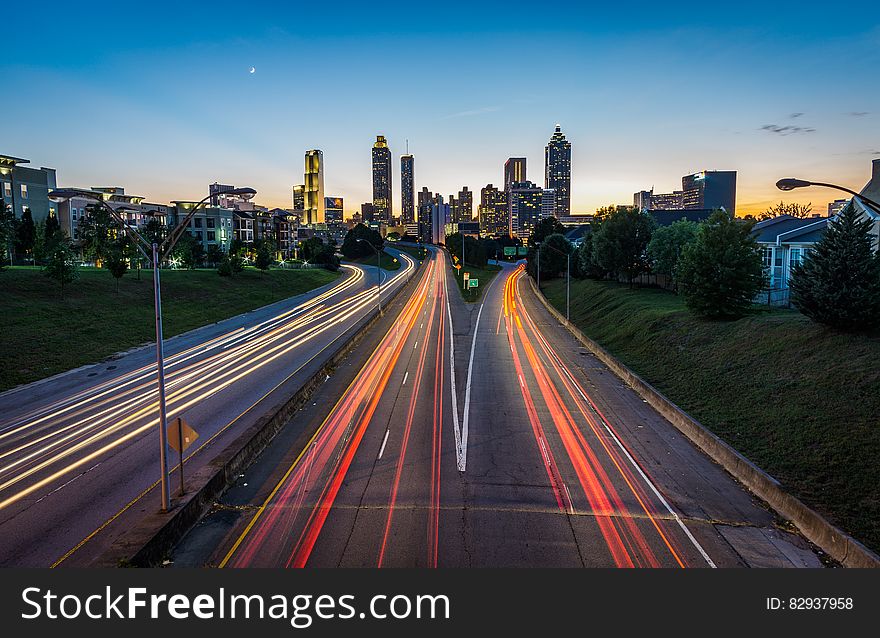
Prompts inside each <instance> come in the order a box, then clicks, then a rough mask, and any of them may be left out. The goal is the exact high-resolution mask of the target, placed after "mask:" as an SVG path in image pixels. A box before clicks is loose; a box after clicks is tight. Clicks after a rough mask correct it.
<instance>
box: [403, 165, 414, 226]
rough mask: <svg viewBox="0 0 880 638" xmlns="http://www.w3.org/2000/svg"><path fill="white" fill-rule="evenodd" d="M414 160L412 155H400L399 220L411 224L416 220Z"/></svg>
mask: <svg viewBox="0 0 880 638" xmlns="http://www.w3.org/2000/svg"><path fill="white" fill-rule="evenodd" d="M415 194H416V193H415V162H414V160H413V156H412V155H401V156H400V221H401V223H403V224H412V223H413V222H414V221H415V220H416V209H415Z"/></svg>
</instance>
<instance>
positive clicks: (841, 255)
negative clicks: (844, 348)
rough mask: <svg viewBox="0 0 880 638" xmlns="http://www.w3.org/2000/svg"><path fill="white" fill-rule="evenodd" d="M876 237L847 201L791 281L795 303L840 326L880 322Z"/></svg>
mask: <svg viewBox="0 0 880 638" xmlns="http://www.w3.org/2000/svg"><path fill="white" fill-rule="evenodd" d="M872 240H873V236H872V233H871V221H870V220H868V219H861V218H860V216H859V213H858V212H857V211H856V209H855V207H854V206H853V204H852V203H849V204H847V205H846V206H845V207H844V209H843V210H842V211H841V212H840V214H839V215H837V217H836V218H834V219H832V220H829V222H828V227H827V228H826V230H825V233H824V234H823V235H822V238H821V239H820V240H819V241H818V242H817V243H816V244H815V245H814V246H813V249H812V250H811V251H810V252H808V253H807V255H806V257H805V258H804V261H803V263H801V264H799V265H797V266H796V267H795V268H794V270H793V272H792V276H791V280H790V281H789V288H790V289H791V301H792V303H793V304H794V306H795V307H796V308H797V309H798V310H800V311H801V312H802V313H804V314H805V315H807V316H808V317H809V318H810V319H812V320H813V321H817V322H819V323H824V324H827V325H829V326H833V327H835V328H839V329H841V330H850V331H857V330H867V329H871V328H876V327H878V326H880V256H878V255H874V254H872V252H871V243H872Z"/></svg>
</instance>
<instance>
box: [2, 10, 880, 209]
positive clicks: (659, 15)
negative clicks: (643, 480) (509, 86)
mask: <svg viewBox="0 0 880 638" xmlns="http://www.w3.org/2000/svg"><path fill="white" fill-rule="evenodd" d="M160 4H161V3H160ZM220 4H221V6H222V5H223V3H220ZM783 4H786V3H783ZM789 4H791V7H792V10H791V11H786V10H785V8H784V7H783V6H780V7H779V9H778V10H777V11H776V12H761V20H760V27H755V26H754V25H755V16H756V15H757V13H758V11H759V9H760V8H761V5H758V4H757V3H745V4H744V5H743V7H742V10H741V12H738V13H742V15H741V16H740V15H737V16H730V15H727V14H723V15H722V13H723V12H720V11H719V10H718V9H717V8H716V9H712V8H706V9H705V10H701V11H699V12H688V13H687V15H683V16H682V15H672V14H669V13H668V12H666V11H663V10H662V8H658V7H650V6H645V7H640V10H639V11H629V10H627V11H623V10H622V9H620V10H618V9H615V8H613V7H611V8H609V7H598V8H597V7H590V8H589V9H587V8H586V7H584V8H581V7H577V6H566V5H565V4H564V3H563V5H562V6H561V7H559V8H558V9H556V10H555V11H554V14H553V16H552V17H553V19H552V20H545V19H543V18H541V16H540V13H536V14H535V18H534V21H533V22H534V24H532V25H531V26H533V27H535V28H537V30H536V31H535V32H534V33H533V34H532V35H531V36H530V38H529V40H528V41H517V47H518V50H519V53H520V55H519V59H520V60H521V62H520V65H521V67H522V68H521V69H520V72H521V73H522V74H523V77H530V76H531V75H532V74H534V75H535V77H538V78H543V81H544V83H545V85H546V86H552V87H553V93H552V95H551V94H550V93H544V92H542V91H533V92H528V91H525V92H522V91H518V92H516V93H515V94H511V95H508V96H499V94H498V92H497V91H496V90H495V89H494V87H493V86H491V85H487V84H486V83H485V81H484V78H485V77H486V74H488V73H490V72H497V70H498V69H499V68H504V66H503V65H504V52H505V46H509V42H508V40H507V36H509V34H511V33H515V32H516V31H517V28H518V25H519V22H518V21H521V20H524V19H526V18H523V17H522V16H515V15H507V13H506V12H505V11H503V9H502V6H500V5H494V4H492V3H490V4H488V5H485V6H483V5H481V6H480V7H469V8H468V13H467V14H466V15H468V16H469V18H470V19H469V20H468V21H467V22H466V23H465V24H464V27H462V24H461V23H456V24H455V25H454V26H452V25H451V24H449V23H447V22H444V21H440V22H433V21H423V22H421V23H418V24H416V25H415V26H414V23H413V21H407V20H404V17H403V14H402V12H399V11H393V10H392V11H389V12H386V14H385V15H383V17H382V20H381V21H380V20H379V19H378V17H377V16H373V15H370V14H369V12H367V11H366V8H363V7H360V8H359V7H358V6H357V5H352V6H351V7H346V10H345V11H339V12H337V14H338V15H334V22H333V27H334V28H333V29H328V30H326V31H322V32H320V33H318V32H315V31H314V30H310V29H308V28H307V26H306V25H307V24H309V23H311V24H314V23H315V20H313V19H312V18H314V19H317V17H319V15H321V10H320V9H319V8H298V9H297V10H296V11H299V12H303V13H302V15H300V14H299V13H296V12H295V11H294V10H293V9H269V8H267V7H264V6H261V5H260V4H259V3H257V4H256V5H255V6H254V7H253V8H252V9H249V12H248V15H246V16H240V17H239V18H237V19H236V21H235V22H234V23H223V22H222V21H221V22H219V23H217V24H214V25H212V29H211V30H210V31H207V30H204V31H202V30H199V29H196V28H195V26H194V25H195V24H196V22H195V21H196V20H197V19H198V18H199V17H200V16H201V11H202V9H201V8H200V7H201V5H198V4H196V5H194V6H193V7H190V8H187V9H185V10H184V9H181V8H179V7H174V10H173V11H171V10H169V11H161V10H158V9H157V10H155V11H151V12H146V11H143V10H139V9H136V8H127V9H126V10H125V11H123V12H122V13H120V14H118V15H119V17H120V18H130V19H129V20H127V23H128V24H129V27H128V29H129V31H130V33H129V34H128V36H129V37H127V38H126V47H125V48H124V49H122V50H117V48H115V47H113V48H111V47H110V46H109V45H107V44H104V41H103V40H102V39H100V38H98V39H93V40H90V41H89V44H88V46H79V47H75V48H73V49H70V48H69V47H67V46H66V45H64V44H63V38H59V39H58V41H57V42H54V41H51V40H52V39H49V40H50V41H48V42H44V43H41V46H40V47H35V46H34V45H33V42H30V41H28V40H27V39H26V37H25V36H26V30H12V31H11V33H9V34H7V35H6V36H5V38H6V42H7V43H8V45H9V51H10V53H9V54H8V55H7V56H6V58H5V59H4V61H3V62H2V63H0V72H2V74H3V76H4V77H5V78H8V82H9V84H8V86H27V92H26V94H24V95H23V97H25V98H29V99H19V100H8V101H7V102H6V104H5V106H4V109H5V112H6V114H7V121H13V122H16V126H15V127H8V128H5V129H4V131H3V138H4V143H3V149H2V151H3V152H5V153H9V154H11V155H14V156H20V157H26V158H29V159H31V160H32V162H33V164H34V165H36V166H51V167H54V168H56V169H57V170H58V175H59V179H60V182H61V183H63V184H65V185H71V186H88V185H91V184H104V183H113V184H118V185H120V186H124V187H125V188H126V189H128V190H130V191H131V192H138V193H143V194H144V195H145V196H146V197H148V198H149V199H150V200H158V201H171V200H174V199H182V198H183V199H185V198H191V197H194V196H195V195H196V194H198V193H200V192H202V191H203V189H204V185H205V184H208V183H211V182H214V181H216V180H220V181H221V182H224V183H227V182H228V183H248V184H253V185H254V187H255V188H257V189H258V191H259V199H260V201H261V202H262V203H263V204H265V205H267V206H270V207H286V206H288V205H289V202H290V189H291V187H292V186H293V185H294V184H298V183H299V182H300V180H301V178H300V177H299V176H300V175H301V173H302V167H301V161H302V154H303V152H305V151H306V150H307V149H321V150H322V151H323V152H324V157H325V162H326V168H325V171H324V173H325V177H326V182H327V183H326V189H327V190H328V192H333V193H338V194H339V195H341V196H343V197H344V198H345V200H346V202H347V203H348V206H349V211H348V212H353V211H356V210H357V206H358V205H359V203H361V202H367V201H370V200H371V196H370V186H371V185H370V182H369V180H368V179H367V178H366V175H367V174H368V172H369V170H370V157H369V154H368V152H367V150H366V148H367V144H368V143H370V141H371V140H373V139H375V135H376V134H379V133H381V134H383V135H385V136H386V137H387V138H388V140H389V144H390V146H391V149H392V155H393V162H394V164H393V165H395V166H396V162H397V161H399V157H400V154H401V153H402V152H403V151H404V149H405V140H407V139H408V140H409V142H410V148H409V150H410V152H411V153H412V154H413V155H416V156H418V157H419V175H418V176H417V180H416V183H415V190H416V191H418V190H419V189H420V188H421V187H422V186H428V187H429V189H431V190H432V191H433V192H442V193H454V192H457V191H458V189H460V188H461V186H462V185H463V184H466V185H468V186H469V187H470V189H471V190H472V191H477V190H478V189H480V188H482V187H483V186H485V185H486V184H489V183H494V184H497V183H499V172H498V171H499V170H500V168H499V165H500V164H501V163H503V161H504V160H505V159H506V158H508V157H516V156H524V157H527V159H528V163H529V164H530V165H531V166H533V167H535V169H536V170H538V171H540V167H541V166H542V164H543V157H542V153H543V150H544V147H545V145H546V143H547V139H548V138H549V137H550V135H551V133H552V132H553V125H554V124H555V123H557V122H558V123H560V124H562V127H563V130H564V131H565V133H566V136H567V138H568V139H569V140H570V141H572V144H573V147H574V150H573V154H572V193H571V197H572V212H573V213H590V212H593V211H594V210H595V209H596V208H598V207H601V206H606V205H608V204H621V203H627V202H629V201H631V198H632V193H633V192H636V191H640V190H648V189H650V188H651V187H652V186H653V187H654V188H655V191H656V192H669V191H672V190H674V189H675V188H676V187H677V184H678V182H679V180H680V177H681V175H685V174H688V173H692V172H697V171H702V170H736V171H737V172H738V193H737V200H738V213H739V214H746V213H749V212H756V211H758V210H761V209H763V208H766V207H767V206H768V205H770V204H772V203H777V202H778V201H779V200H780V199H784V200H785V201H796V202H800V203H806V202H808V201H809V202H812V203H813V204H814V209H815V210H823V209H824V208H825V205H826V204H827V203H829V202H831V201H833V200H834V196H833V194H831V193H827V194H826V193H824V192H801V191H795V192H792V193H788V194H781V193H778V191H776V189H775V187H774V184H775V181H776V180H777V179H779V178H780V177H786V176H792V175H794V176H798V177H805V178H813V179H821V180H827V181H834V182H840V183H846V184H849V185H850V186H853V187H855V186H858V185H859V184H862V183H864V181H865V179H866V178H867V177H868V174H867V171H866V169H865V166H866V165H868V164H869V162H868V161H867V160H868V159H870V158H872V157H876V156H878V154H880V148H878V147H877V146H876V142H875V141H874V140H876V139H878V137H880V112H878V109H876V108H875V107H874V106H873V105H875V104H877V103H878V102H880V89H878V88H877V87H876V86H874V85H872V84H871V83H866V82H864V78H866V77H870V74H871V72H872V70H873V69H876V68H877V65H878V63H880V53H878V52H880V47H878V46H877V45H878V42H880V35H878V33H880V31H878V27H877V24H876V21H875V23H873V24H872V23H871V22H870V21H868V22H862V23H859V24H855V25H854V24H852V23H851V22H850V21H849V20H848V19H847V15H840V16H823V17H822V18H821V19H819V18H818V17H816V16H809V15H804V14H805V12H801V11H794V10H793V9H794V8H795V7H796V6H797V5H795V4H794V3H789ZM857 4H861V3H857ZM41 6H43V5H41ZM230 6H231V5H230ZM863 6H865V7H869V5H868V4H864V5H863ZM51 8H52V10H53V16H54V18H53V21H52V24H55V23H58V24H61V23H64V22H65V21H69V20H75V21H80V22H81V21H88V20H89V19H90V18H93V17H94V18H96V19H97V18H99V17H100V16H101V15H102V13H101V11H100V7H98V6H94V5H93V6H90V7H83V8H79V9H77V10H75V11H74V10H73V9H71V8H69V7H65V6H63V5H59V6H57V7H54V6H53V7H51ZM36 11H37V7H23V8H22V9H21V12H22V16H21V19H22V20H23V21H27V20H29V19H33V20H37V19H41V14H38V13H36ZM218 11H219V10H218ZM451 13H454V12H451ZM848 13H849V12H844V14H848ZM218 14H222V11H219V13H218ZM343 14H344V15H343ZM861 14H863V15H868V16H870V15H871V14H870V13H869V12H861ZM304 16H305V17H309V18H310V19H309V20H305V19H303V17H304ZM268 17H271V18H272V19H271V20H270V19H268ZM722 18H723V19H722ZM404 24H405V26H404ZM267 25H271V26H267ZM383 25H384V26H383ZM50 28H53V29H54V27H53V26H52V25H50ZM389 32H393V33H394V38H393V42H394V46H400V47H403V48H405V49H406V50H408V51H410V52H411V55H410V56H409V57H408V58H407V59H406V60H395V61H394V62H393V63H392V69H391V70H392V71H393V72H394V73H395V74H401V75H407V74H410V73H412V72H414V71H417V70H418V69H424V68H430V69H431V74H432V81H433V82H436V84H437V85H439V86H443V85H448V84H449V83H451V82H452V81H453V80H454V81H455V82H457V83H459V84H457V86H458V90H456V91H455V92H454V94H448V95H447V94H444V93H442V92H440V93H439V94H438V97H437V98H436V99H432V100H421V101H418V102H417V108H416V107H415V104H416V103H414V102H413V99H414V98H415V97H417V96H414V95H411V94H410V93H409V92H406V91H405V90H404V88H403V87H392V88H391V89H390V90H388V91H385V92H379V93H376V94H375V95H373V93H372V91H371V87H370V83H371V81H372V80H371V75H370V73H369V68H370V62H368V61H367V60H366V59H362V58H361V57H359V56H358V51H361V50H363V49H364V48H370V49H371V50H372V49H373V48H375V47H377V46H379V45H380V44H381V43H382V41H383V40H382V38H383V34H387V33H389ZM425 34H429V35H431V36H432V37H442V38H444V39H445V40H446V41H447V42H448V43H449V44H451V45H452V44H454V45H455V46H450V47H443V48H442V51H441V50H433V49H431V48H426V47H424V46H421V42H422V40H423V37H424V35H425ZM506 42H507V43H508V44H507V45H505V43H506ZM304 48H308V49H309V50H310V51H314V52H315V56H314V65H315V72H316V77H320V80H317V81H316V89H317V90H319V91H324V92H327V91H330V92H331V93H335V94H338V95H340V96H342V95H350V96H359V95H363V94H370V95H371V98H370V99H369V100H363V99H359V98H358V97H355V99H354V101H353V102H352V100H345V99H338V100H326V99H325V100H319V101H303V100H301V99H299V93H298V91H297V89H296V88H295V87H296V86H299V84H298V83H296V82H293V81H292V80H293V79H294V78H295V77H296V74H297V68H298V60H299V58H300V56H301V55H302V52H303V50H304ZM389 51H390V49H389ZM695 52H699V55H695ZM467 60H475V61H474V63H473V65H472V66H468V67H466V68H467V69H468V73H467V74H465V75H461V68H462V64H464V63H465V61H467ZM767 60H773V61H774V62H773V64H772V65H770V64H767V63H766V61H767ZM551 62H552V64H551ZM251 68H253V69H254V72H253V73H251V72H250V69H251ZM801 69H809V73H806V72H804V71H801ZM786 70H787V71H786ZM697 77H698V78H700V81H699V82H695V81H685V80H687V79H688V78H697ZM97 78H103V79H108V80H112V81H110V82H108V83H107V85H106V86H100V87H99V86H98V85H97V84H96V79H97ZM197 78H218V79H219V78H222V79H224V84H223V86H224V89H223V90H222V91H221V90H217V89H215V88H212V85H211V84H209V83H205V84H200V83H199V81H198V80H197ZM678 80H680V81H678ZM117 81H118V82H117ZM117 85H119V86H120V87H123V86H124V87H137V88H115V87H116V86H117ZM850 86H853V87H858V90H847V89H846V87H850ZM192 88H199V89H201V90H190V89H192ZM49 94H51V95H56V96H58V98H57V99H53V100H43V99H37V98H36V96H41V95H49ZM148 96H150V98H149V99H148ZM154 96H164V97H165V98H167V99H153V97H154ZM59 113H61V114H62V115H63V116H61V117H59ZM134 119H136V120H137V121H138V122H139V126H138V127H136V128H132V127H131V126H130V123H131V122H132V121H134ZM306 123H307V124H306ZM110 140H112V141H113V145H112V148H113V152H110V151H108V148H109V147H108V146H107V144H106V142H109V141H110ZM463 149H464V150H466V151H467V152H466V153H462V150H463ZM157 158H161V162H159V161H157ZM206 158H210V161H205V160H206ZM395 172H396V171H395ZM531 179H532V180H533V181H536V182H541V181H542V180H541V179H540V178H539V173H535V174H533V175H532V176H531ZM394 199H397V197H396V196H395V197H394ZM394 212H395V215H399V213H400V209H399V204H398V203H395V208H394Z"/></svg>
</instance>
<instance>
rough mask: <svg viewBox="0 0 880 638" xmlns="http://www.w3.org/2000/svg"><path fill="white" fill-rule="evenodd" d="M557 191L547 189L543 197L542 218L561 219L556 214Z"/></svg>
mask: <svg viewBox="0 0 880 638" xmlns="http://www.w3.org/2000/svg"><path fill="white" fill-rule="evenodd" d="M556 204H557V200H556V191H555V190H553V189H552V188H545V189H544V193H543V195H542V196H541V217H555V218H556V219H559V215H558V214H557V213H556Z"/></svg>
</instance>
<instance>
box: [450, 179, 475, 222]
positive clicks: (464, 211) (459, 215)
mask: <svg viewBox="0 0 880 638" xmlns="http://www.w3.org/2000/svg"><path fill="white" fill-rule="evenodd" d="M450 199H452V198H450ZM473 220H474V193H473V191H470V190H468V187H467V186H462V189H461V190H460V191H458V199H457V200H456V202H455V211H454V213H453V218H452V221H454V222H456V223H457V222H470V221H473Z"/></svg>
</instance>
